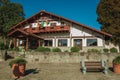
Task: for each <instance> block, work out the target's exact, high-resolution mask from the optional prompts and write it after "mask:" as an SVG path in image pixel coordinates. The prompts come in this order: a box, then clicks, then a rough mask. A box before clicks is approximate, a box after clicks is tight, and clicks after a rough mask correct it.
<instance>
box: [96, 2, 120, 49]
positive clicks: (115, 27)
mask: <svg viewBox="0 0 120 80" xmlns="http://www.w3.org/2000/svg"><path fill="white" fill-rule="evenodd" d="M97 14H98V19H97V21H98V22H99V23H100V24H101V30H102V31H105V32H108V33H110V34H112V39H111V40H112V42H114V43H115V44H117V45H118V46H119V47H120V0H100V3H99V4H98V7H97Z"/></svg>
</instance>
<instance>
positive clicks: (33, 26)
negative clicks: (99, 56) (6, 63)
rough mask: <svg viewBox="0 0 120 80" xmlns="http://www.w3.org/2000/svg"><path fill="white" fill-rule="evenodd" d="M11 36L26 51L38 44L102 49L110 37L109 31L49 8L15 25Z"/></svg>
mask: <svg viewBox="0 0 120 80" xmlns="http://www.w3.org/2000/svg"><path fill="white" fill-rule="evenodd" d="M8 36H9V37H13V39H14V41H13V42H14V47H16V46H22V47H24V48H25V49H26V50H28V49H35V48H37V47H39V46H44V47H50V48H54V47H59V48H61V49H62V50H63V51H65V50H70V48H71V47H73V46H77V47H79V48H80V49H81V50H82V51H86V50H87V49H90V48H97V49H103V48H105V46H106V44H105V42H106V40H108V39H109V37H111V35H110V34H108V33H105V32H102V31H99V30H96V29H93V28H91V27H88V26H85V25H82V24H80V23H78V22H75V21H72V20H69V19H66V18H64V17H61V16H58V15H55V14H52V13H49V12H46V11H40V12H38V13H37V14H35V15H33V16H31V17H30V18H28V19H25V20H23V21H22V22H20V23H18V24H17V25H15V26H13V27H12V28H11V29H10V31H9V33H8Z"/></svg>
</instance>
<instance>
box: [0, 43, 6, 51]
mask: <svg viewBox="0 0 120 80" xmlns="http://www.w3.org/2000/svg"><path fill="white" fill-rule="evenodd" d="M4 49H5V46H4V43H3V42H2V41H0V50H4Z"/></svg>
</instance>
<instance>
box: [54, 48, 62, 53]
mask: <svg viewBox="0 0 120 80" xmlns="http://www.w3.org/2000/svg"><path fill="white" fill-rule="evenodd" d="M52 51H53V52H61V49H60V48H53V49H52Z"/></svg>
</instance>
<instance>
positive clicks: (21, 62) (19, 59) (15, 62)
mask: <svg viewBox="0 0 120 80" xmlns="http://www.w3.org/2000/svg"><path fill="white" fill-rule="evenodd" d="M26 63H27V61H26V60H25V59H23V58H20V57H19V58H16V59H14V60H12V61H10V62H9V66H10V67H12V65H13V64H26Z"/></svg>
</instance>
